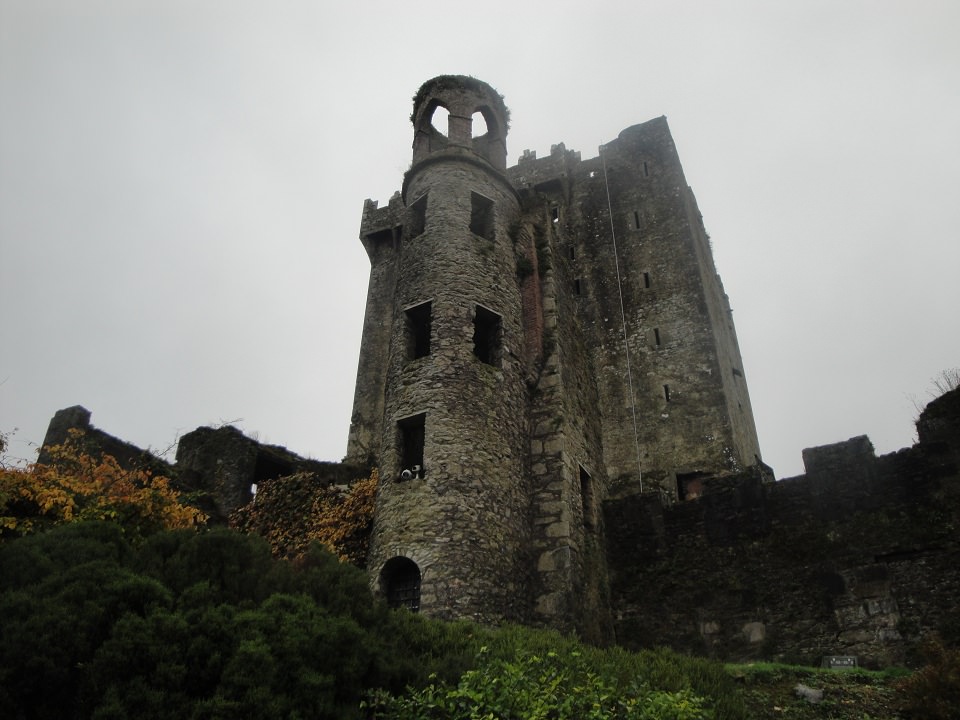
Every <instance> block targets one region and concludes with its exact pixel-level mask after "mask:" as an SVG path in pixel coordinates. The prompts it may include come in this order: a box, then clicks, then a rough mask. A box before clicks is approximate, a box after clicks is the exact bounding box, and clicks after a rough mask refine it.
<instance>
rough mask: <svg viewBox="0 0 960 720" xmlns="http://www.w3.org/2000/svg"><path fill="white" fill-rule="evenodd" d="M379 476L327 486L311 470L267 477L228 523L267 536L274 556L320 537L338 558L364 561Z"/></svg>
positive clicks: (293, 553) (296, 551)
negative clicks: (349, 483) (271, 477)
mask: <svg viewBox="0 0 960 720" xmlns="http://www.w3.org/2000/svg"><path fill="white" fill-rule="evenodd" d="M378 479H379V478H378V474H377V471H376V469H374V470H373V471H371V473H370V475H369V476H368V477H366V478H363V479H360V480H356V481H355V482H353V483H352V484H351V485H350V486H349V487H346V488H344V487H342V486H330V485H327V484H326V483H325V482H324V481H323V480H322V479H321V478H319V477H317V476H316V475H314V474H312V473H295V474H293V475H287V476H284V477H278V478H275V479H272V480H268V481H266V482H264V483H262V484H261V485H260V487H259V488H258V490H257V495H256V497H255V498H254V499H253V500H252V501H251V502H250V503H248V504H247V505H244V506H243V507H241V508H239V509H237V510H236V511H235V512H234V513H233V515H232V516H231V518H230V524H231V525H232V526H233V527H236V528H238V529H239V530H241V531H243V532H251V533H256V534H258V535H260V536H262V537H263V538H265V539H266V540H267V542H269V543H270V547H271V548H272V550H273V554H274V556H276V557H287V558H295V557H298V556H300V555H302V554H303V553H305V552H306V550H307V548H308V547H309V545H310V543H311V542H313V541H319V542H320V543H322V544H324V545H325V546H326V547H327V548H329V549H330V551H331V552H333V553H334V554H336V555H337V557H339V558H340V559H341V560H342V561H344V562H349V563H353V564H354V565H358V566H363V564H364V562H365V561H366V555H367V541H368V538H369V535H370V527H371V524H372V522H373V506H374V498H375V497H376V492H377V483H378Z"/></svg>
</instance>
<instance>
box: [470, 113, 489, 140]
mask: <svg viewBox="0 0 960 720" xmlns="http://www.w3.org/2000/svg"><path fill="white" fill-rule="evenodd" d="M472 121H473V124H472V126H471V131H470V132H471V135H472V136H473V137H480V136H481V135H486V134H487V133H488V132H489V130H490V128H488V127H487V119H486V118H485V117H484V116H483V113H482V112H480V111H479V110H477V111H476V112H475V113H474V114H473V118H472Z"/></svg>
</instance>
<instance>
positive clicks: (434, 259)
mask: <svg viewBox="0 0 960 720" xmlns="http://www.w3.org/2000/svg"><path fill="white" fill-rule="evenodd" d="M441 108H443V109H444V110H445V112H443V113H441V112H440V109H441ZM441 116H445V117H446V122H445V123H444V122H442V121H441V120H440V118H441ZM411 119H412V123H413V159H412V163H411V166H410V169H409V170H408V171H407V172H406V174H405V175H404V177H403V182H402V186H401V189H400V190H399V191H398V192H397V193H396V194H395V195H394V197H393V198H391V199H390V201H389V203H388V204H387V206H386V207H379V206H378V204H377V203H376V202H373V201H370V200H368V201H367V202H366V203H365V205H364V209H363V216H362V220H361V229H360V239H361V241H362V243H363V245H364V247H365V249H366V251H367V254H368V256H369V258H370V281H369V288H368V293H367V304H366V316H365V320H364V327H363V340H362V345H361V351H360V359H359V367H358V373H357V385H356V393H355V397H354V407H353V416H352V421H351V425H350V433H349V445H348V450H347V457H346V458H345V460H344V462H343V463H319V462H316V461H308V460H304V459H302V458H299V457H297V456H295V455H293V454H292V453H290V452H288V451H286V450H285V449H284V448H281V447H277V446H268V445H262V444H259V443H257V442H255V441H254V440H251V439H249V438H246V437H245V436H243V434H242V433H240V432H239V431H238V430H235V429H234V428H230V427H226V428H219V429H211V428H199V429H198V430H196V431H194V432H192V433H189V434H187V435H185V436H183V437H182V438H181V440H180V443H179V445H178V449H177V463H176V465H175V466H173V467H168V468H166V469H163V468H161V469H163V470H164V472H167V473H168V474H171V475H172V476H173V477H174V478H175V479H176V480H177V482H179V484H180V485H181V487H183V488H185V489H189V490H192V491H195V492H201V493H205V494H206V497H207V498H208V502H207V506H206V507H205V509H206V510H207V511H208V512H209V513H210V515H211V518H212V520H213V521H221V522H222V521H225V520H226V518H227V516H228V515H229V513H230V512H231V511H232V510H233V509H235V508H237V507H238V506H240V505H243V504H244V503H247V502H249V501H251V499H252V494H251V486H252V485H254V484H256V483H263V482H269V480H270V479H272V478H276V477H280V476H282V475H285V474H290V473H292V472H295V471H304V470H306V471H310V472H314V473H316V474H318V475H319V476H321V477H323V478H324V480H325V482H329V483H333V484H342V483H344V482H348V481H349V480H350V479H351V478H355V477H359V476H360V475H361V474H362V473H363V471H364V468H369V467H370V466H371V465H372V466H375V467H377V468H378V469H379V471H380V486H379V488H378V493H377V500H376V510H375V514H374V519H373V528H372V533H371V537H370V550H369V555H368V558H367V571H368V573H369V577H370V584H371V587H372V589H373V590H374V592H375V593H376V594H378V595H381V596H383V597H384V598H386V600H387V601H388V602H389V603H390V604H392V605H394V606H405V607H407V608H409V609H411V610H415V611H420V612H423V613H425V614H428V615H430V616H433V617H438V618H447V619H454V618H469V619H474V620H476V621H479V622H483V623H499V622H504V621H515V622H519V623H525V624H532V625H541V626H549V627H555V628H558V629H561V630H564V631H574V632H577V633H578V634H579V635H581V636H582V637H583V638H585V639H587V640H589V641H592V642H597V643H607V642H613V641H615V642H618V643H620V644H622V645H625V646H627V647H641V646H646V645H653V644H660V645H670V646H672V647H674V648H675V649H678V650H682V651H687V652H696V653H705V654H709V655H713V656H716V657H722V658H727V659H747V658H760V657H762V658H770V659H787V660H791V661H797V662H818V661H819V659H820V657H821V656H824V655H845V656H858V657H859V658H860V662H861V663H863V664H868V665H874V666H878V665H885V664H890V663H903V662H910V661H911V658H913V657H915V655H914V654H913V653H914V652H915V648H916V647H917V645H918V643H919V641H920V640H921V639H922V638H923V637H924V636H926V635H928V634H930V633H933V632H936V633H939V634H940V635H941V637H943V638H944V639H945V640H946V641H947V643H948V644H960V611H958V610H957V605H958V602H957V600H958V599H960V542H958V538H957V533H956V530H955V528H956V527H958V525H960V390H954V391H952V392H949V393H947V394H945V395H943V396H942V397H940V398H938V399H936V400H934V401H933V402H931V403H930V404H929V406H928V407H927V408H926V410H925V411H924V412H923V413H922V414H921V416H920V418H919V419H918V421H917V435H918V442H917V444H915V445H914V446H913V447H911V448H906V449H904V450H901V451H899V452H897V453H892V454H890V455H885V456H881V457H877V456H876V455H875V453H874V450H873V446H872V444H871V443H870V441H869V439H868V438H867V437H865V436H861V437H857V438H852V439H850V440H846V441H843V442H839V443H836V444H833V445H827V446H823V447H818V448H810V449H807V450H804V451H803V459H804V465H805V468H806V473H805V474H804V475H801V476H798V477H795V478H785V479H781V480H779V481H777V482H774V477H773V472H772V471H771V469H770V468H768V467H767V466H766V465H764V464H763V462H762V460H761V455H760V449H759V445H758V442H757V433H756V429H755V426H754V420H753V413H752V411H751V407H750V398H749V395H748V393H747V385H746V374H745V371H744V365H743V362H742V360H741V357H740V351H739V348H738V346H737V339H736V333H735V330H734V326H733V318H732V315H731V312H730V306H729V304H728V301H727V296H726V295H725V293H724V290H723V286H722V284H721V282H720V278H719V276H718V275H717V271H716V268H715V267H714V262H713V258H712V253H711V248H710V241H709V237H708V236H707V233H706V232H705V230H704V226H703V222H702V219H701V216H700V212H699V211H698V209H697V203H696V200H695V199H694V196H693V192H692V191H691V189H690V188H689V187H688V186H687V183H686V180H685V179H684V175H683V169H682V168H681V165H680V161H679V157H678V155H677V151H676V148H675V147H674V143H673V139H672V138H671V135H670V131H669V129H668V127H667V122H666V119H665V118H662V117H661V118H657V119H654V120H650V121H648V122H645V123H642V124H639V125H634V126H632V127H629V128H627V129H625V130H623V131H622V132H621V133H620V134H619V136H618V137H617V138H616V139H615V140H613V141H611V142H609V143H607V144H606V145H604V146H602V147H601V148H600V150H599V152H598V154H597V156H596V157H593V158H590V159H588V160H583V159H582V158H581V156H580V153H579V152H575V151H572V150H568V149H566V148H565V147H564V145H563V144H558V145H555V146H553V147H552V148H551V151H550V154H549V156H548V157H543V158H538V157H537V156H536V154H534V153H532V152H529V151H526V152H524V153H523V154H522V155H521V157H520V159H519V162H518V163H517V164H516V165H514V166H512V167H507V143H506V140H507V130H508V121H509V114H508V111H507V108H506V106H505V105H504V101H503V98H502V97H501V96H500V95H499V94H498V93H497V92H496V91H495V90H494V89H493V88H491V87H490V86H489V85H487V84H485V83H483V82H481V81H479V80H476V79H474V78H470V77H463V76H441V77H437V78H434V79H432V80H430V81H428V82H427V83H425V84H424V85H423V86H422V87H421V88H420V90H419V91H418V92H417V94H416V97H415V98H414V105H413V114H412V116H411ZM784 412H789V408H784ZM69 428H81V429H83V430H85V431H86V432H87V434H88V437H91V438H92V439H94V440H97V441H98V442H99V443H100V445H101V447H102V448H103V449H104V451H106V452H110V453H111V454H114V455H116V456H117V457H118V459H120V460H121V461H123V462H138V461H139V462H142V461H143V451H141V450H139V449H138V448H135V447H133V446H130V445H129V444H127V443H124V442H122V441H120V440H117V439H116V438H114V437H112V436H110V435H107V434H106V433H104V432H102V431H100V430H97V429H96V428H94V427H93V426H91V425H90V413H89V412H88V411H87V410H85V409H83V408H81V407H79V406H77V407H73V408H67V409H65V410H61V411H59V412H58V413H57V414H56V415H55V417H54V418H53V420H52V421H51V424H50V430H49V431H48V434H47V438H46V439H45V441H44V445H45V446H49V445H51V444H55V443H57V442H60V441H62V439H63V438H64V437H65V436H66V433H67V430H68V429H69ZM41 458H42V454H41ZM138 458H139V460H138ZM147 460H148V461H149V462H151V463H157V462H160V461H159V460H157V459H156V458H147Z"/></svg>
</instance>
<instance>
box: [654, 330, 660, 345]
mask: <svg viewBox="0 0 960 720" xmlns="http://www.w3.org/2000/svg"><path fill="white" fill-rule="evenodd" d="M653 344H654V345H656V346H657V347H660V328H654V329H653Z"/></svg>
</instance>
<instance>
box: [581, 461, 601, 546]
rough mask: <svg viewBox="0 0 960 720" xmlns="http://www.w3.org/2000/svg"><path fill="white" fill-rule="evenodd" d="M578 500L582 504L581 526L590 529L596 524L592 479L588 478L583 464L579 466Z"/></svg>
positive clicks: (588, 475) (588, 474)
mask: <svg viewBox="0 0 960 720" xmlns="http://www.w3.org/2000/svg"><path fill="white" fill-rule="evenodd" d="M580 501H581V503H582V505H583V526H584V527H585V528H587V529H588V530H590V529H592V528H594V527H595V526H596V524H597V521H596V517H595V513H596V510H595V503H594V499H593V480H592V479H591V478H590V473H588V472H587V471H586V470H584V469H583V465H581V466H580Z"/></svg>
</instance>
